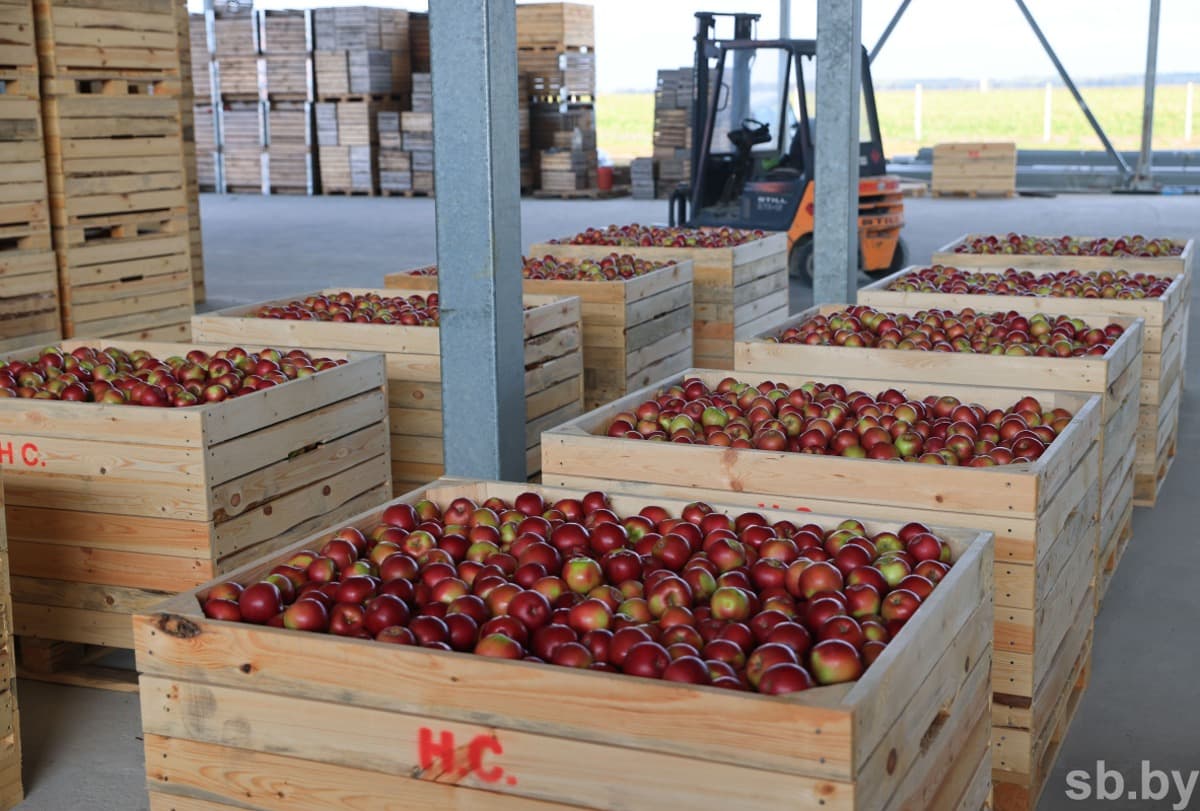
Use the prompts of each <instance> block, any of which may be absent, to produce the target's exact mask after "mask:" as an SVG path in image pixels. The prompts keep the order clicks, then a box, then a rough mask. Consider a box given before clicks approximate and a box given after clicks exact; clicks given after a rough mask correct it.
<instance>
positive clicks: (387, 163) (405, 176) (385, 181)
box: [375, 76, 417, 195]
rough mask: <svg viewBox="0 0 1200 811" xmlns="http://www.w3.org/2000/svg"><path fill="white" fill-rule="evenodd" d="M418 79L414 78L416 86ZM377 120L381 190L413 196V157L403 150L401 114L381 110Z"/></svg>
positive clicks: (394, 111) (384, 192)
mask: <svg viewBox="0 0 1200 811" xmlns="http://www.w3.org/2000/svg"><path fill="white" fill-rule="evenodd" d="M416 79H417V76H414V77H413V82H414V86H415V83H416ZM375 120H376V126H377V127H378V129H379V190H380V191H381V192H382V193H383V194H385V195H391V194H405V195H408V194H411V193H412V155H411V153H408V152H405V151H404V149H403V145H404V141H403V136H402V135H401V132H400V113H399V111H397V110H380V111H379V113H378V114H377V115H376V117H375Z"/></svg>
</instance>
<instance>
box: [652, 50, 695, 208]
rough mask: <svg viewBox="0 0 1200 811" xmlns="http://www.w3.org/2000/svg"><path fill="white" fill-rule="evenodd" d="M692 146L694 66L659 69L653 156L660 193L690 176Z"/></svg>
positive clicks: (668, 190) (655, 99)
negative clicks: (656, 165)
mask: <svg viewBox="0 0 1200 811" xmlns="http://www.w3.org/2000/svg"><path fill="white" fill-rule="evenodd" d="M691 148H692V68H679V69H678V70H660V71H659V72H658V86H657V88H656V89H655V92H654V160H655V162H656V163H657V164H658V179H659V185H658V194H659V196H660V197H665V196H667V195H669V194H670V193H671V191H672V190H674V188H675V187H676V186H678V185H679V184H680V183H686V182H687V181H688V179H689V178H690V176H691V155H692V153H691Z"/></svg>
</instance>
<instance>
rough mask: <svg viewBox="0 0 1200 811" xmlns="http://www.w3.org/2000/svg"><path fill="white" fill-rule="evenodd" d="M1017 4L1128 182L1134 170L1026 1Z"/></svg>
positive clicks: (1085, 116) (1017, 1)
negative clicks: (1105, 130) (1102, 123)
mask: <svg viewBox="0 0 1200 811" xmlns="http://www.w3.org/2000/svg"><path fill="white" fill-rule="evenodd" d="M1016 4H1017V8H1019V9H1021V13H1022V14H1024V15H1025V21H1026V22H1027V23H1029V27H1030V28H1032V29H1033V34H1034V36H1036V37H1037V38H1038V42H1040V43H1041V44H1042V48H1043V49H1044V50H1045V51H1046V56H1048V57H1050V61H1051V62H1053V63H1054V68H1055V69H1056V70H1057V71H1058V75H1059V76H1060V77H1061V78H1062V80H1063V84H1065V85H1066V86H1067V90H1070V91H1071V95H1072V96H1074V97H1075V102H1076V103H1077V104H1078V105H1079V109H1080V110H1083V115H1084V118H1086V119H1087V120H1088V123H1089V124H1091V125H1092V129H1093V130H1095V131H1096V137H1098V138H1099V139H1100V143H1101V144H1103V145H1104V151H1105V152H1107V153H1108V156H1109V157H1110V158H1112V160H1113V163H1115V164H1116V165H1117V168H1118V169H1120V170H1121V171H1122V172H1123V173H1124V174H1125V178H1126V180H1128V178H1129V176H1130V175H1131V174H1133V169H1132V168H1130V166H1129V164H1128V163H1127V162H1126V160H1125V158H1124V157H1122V156H1121V153H1120V152H1118V151H1117V150H1116V147H1114V146H1113V145H1112V141H1110V140H1108V136H1107V135H1105V134H1104V128H1103V127H1101V126H1100V122H1099V121H1097V120H1096V116H1094V115H1092V108H1090V107H1088V105H1087V102H1086V101H1084V100H1083V94H1081V93H1080V92H1079V88H1078V87H1076V86H1075V82H1073V81H1071V75H1070V74H1069V73H1067V69H1066V67H1064V66H1063V63H1062V62H1060V61H1059V59H1058V54H1056V53H1055V52H1054V49H1053V48H1052V47H1050V41H1049V40H1048V39H1046V35H1045V34H1043V33H1042V29H1041V27H1040V26H1039V25H1038V24H1037V20H1035V19H1033V14H1031V13H1030V11H1029V7H1028V6H1027V5H1025V0H1016Z"/></svg>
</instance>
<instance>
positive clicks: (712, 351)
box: [529, 233, 788, 368]
mask: <svg viewBox="0 0 1200 811" xmlns="http://www.w3.org/2000/svg"><path fill="white" fill-rule="evenodd" d="M614 250H615V251H619V252H622V253H624V252H629V253H632V254H633V255H634V256H637V257H638V258H639V259H649V260H652V261H658V262H666V261H674V262H684V261H690V262H691V263H692V277H693V296H694V298H693V305H694V306H693V315H694V317H695V321H694V325H693V334H692V339H693V343H692V346H693V356H694V359H695V363H696V365H697V366H702V367H711V368H724V367H729V366H732V365H733V344H734V341H735V340H736V339H738V338H742V337H745V336H747V335H753V334H754V333H755V332H760V331H762V330H764V329H766V328H768V327H770V326H771V325H772V324H775V323H778V322H779V321H782V320H783V319H784V318H785V317H787V313H788V270H787V235H786V234H782V233H779V234H769V235H767V236H766V237H764V238H762V239H757V240H754V241H753V242H747V243H746V244H744V245H738V246H736V247H733V248H709V249H704V248H643V247H637V246H616V247H613V246H600V245H560V244H552V243H539V244H536V245H531V246H530V248H529V255H530V256H545V255H552V256H557V257H560V258H563V259H603V258H604V257H605V256H608V255H609V254H610V253H612V252H613V251H614Z"/></svg>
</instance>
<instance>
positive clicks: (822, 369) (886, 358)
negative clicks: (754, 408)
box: [736, 304, 1143, 601]
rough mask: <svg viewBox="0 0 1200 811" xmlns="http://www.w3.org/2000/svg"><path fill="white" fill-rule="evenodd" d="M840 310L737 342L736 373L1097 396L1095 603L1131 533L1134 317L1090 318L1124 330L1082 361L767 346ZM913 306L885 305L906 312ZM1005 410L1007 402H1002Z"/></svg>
mask: <svg viewBox="0 0 1200 811" xmlns="http://www.w3.org/2000/svg"><path fill="white" fill-rule="evenodd" d="M844 309H845V305H840V304H829V305H823V306H819V307H812V308H810V309H808V310H805V311H804V312H802V313H800V314H798V315H796V316H793V317H792V318H789V319H788V320H787V321H786V322H784V323H783V324H780V325H779V326H778V327H774V328H772V329H771V330H768V331H766V332H764V333H761V334H760V335H756V336H754V337H752V338H750V339H749V340H746V341H741V342H739V343H738V345H737V363H736V368H737V370H738V372H739V373H740V374H743V375H747V376H754V377H756V378H757V377H761V376H770V375H772V374H774V373H776V372H785V373H803V374H811V375H815V376H817V377H825V376H827V375H834V376H836V375H838V374H841V373H844V372H845V370H847V369H869V370H870V375H871V377H872V379H875V380H887V381H891V382H892V383H893V384H903V383H915V382H919V383H926V384H929V383H948V384H956V385H957V384H966V385H981V386H1006V387H1008V388H1012V389H1023V390H1025V391H1026V393H1031V394H1034V395H1036V394H1038V393H1039V392H1043V391H1073V392H1082V393H1084V394H1085V395H1087V394H1095V395H1098V396H1099V397H1100V426H1101V428H1100V437H1099V448H1098V455H1099V458H1098V459H1097V464H1098V466H1099V471H1100V484H1099V491H1100V501H1099V511H1100V514H1099V516H1098V517H1099V519H1100V520H1099V521H1098V522H1097V525H1096V527H1095V530H1096V531H1095V538H1094V541H1095V543H1096V599H1097V601H1099V600H1100V599H1101V598H1102V597H1103V592H1104V591H1105V589H1106V588H1107V586H1108V583H1109V582H1110V581H1111V579H1112V576H1113V573H1114V572H1115V570H1116V567H1117V564H1118V563H1119V562H1120V558H1121V555H1122V554H1123V553H1124V551H1125V548H1126V546H1127V544H1128V542H1129V540H1130V538H1131V537H1132V533H1133V475H1134V473H1133V471H1134V456H1135V448H1134V445H1135V439H1136V436H1137V427H1138V397H1139V391H1140V389H1141V379H1142V362H1141V355H1142V340H1143V322H1142V320H1141V319H1139V318H1125V317H1119V316H1112V317H1107V318H1106V317H1103V316H1100V317H1096V316H1090V317H1089V321H1088V323H1089V324H1090V325H1092V326H1096V327H1103V326H1105V325H1107V324H1110V323H1117V324H1120V325H1122V326H1123V327H1124V328H1125V332H1124V333H1123V334H1122V335H1121V337H1120V338H1118V339H1117V340H1116V341H1115V342H1114V343H1113V345H1112V346H1111V347H1110V348H1109V350H1108V351H1107V352H1106V353H1105V354H1104V355H1103V356H1088V357H1082V358H1074V357H1071V358H1041V357H1012V356H1008V355H986V354H973V353H958V352H919V351H904V350H898V349H870V348H856V347H845V346H808V345H806V344H784V343H774V342H770V341H767V340H766V339H767V338H771V337H775V336H777V335H778V334H779V333H780V332H781V331H782V330H784V329H786V328H788V327H792V326H797V325H799V324H803V323H804V322H806V321H808V320H810V319H811V318H813V317H815V316H817V315H828V314H830V313H834V312H838V311H840V310H844ZM920 309H921V308H920V307H899V308H895V307H889V308H887V310H886V312H890V313H895V312H902V313H905V314H908V315H912V314H914V313H916V312H917V311H919V310H920ZM1005 405H1009V404H1005Z"/></svg>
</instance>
